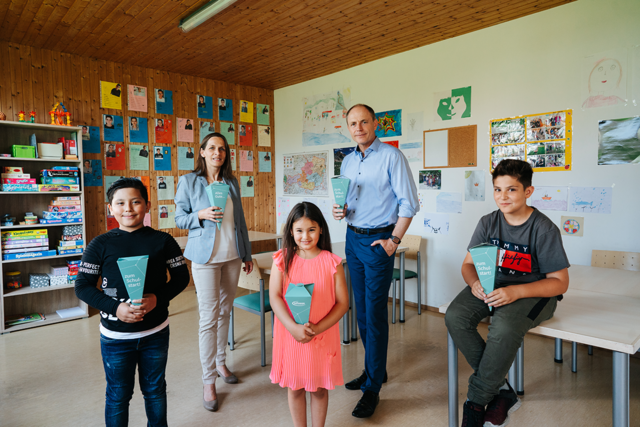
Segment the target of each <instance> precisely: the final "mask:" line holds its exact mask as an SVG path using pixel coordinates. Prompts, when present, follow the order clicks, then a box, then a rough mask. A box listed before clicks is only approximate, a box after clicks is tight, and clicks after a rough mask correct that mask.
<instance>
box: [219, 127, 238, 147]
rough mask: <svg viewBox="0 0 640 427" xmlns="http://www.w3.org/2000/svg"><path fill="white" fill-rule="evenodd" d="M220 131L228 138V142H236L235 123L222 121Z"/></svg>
mask: <svg viewBox="0 0 640 427" xmlns="http://www.w3.org/2000/svg"><path fill="white" fill-rule="evenodd" d="M220 133H221V134H222V135H224V137H225V138H226V139H227V144H229V145H235V144H236V125H235V124H233V123H226V122H220Z"/></svg>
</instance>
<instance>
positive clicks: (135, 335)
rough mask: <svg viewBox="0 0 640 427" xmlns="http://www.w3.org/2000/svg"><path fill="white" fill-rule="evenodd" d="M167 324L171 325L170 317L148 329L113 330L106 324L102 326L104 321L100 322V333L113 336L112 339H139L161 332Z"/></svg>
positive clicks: (108, 336) (109, 336)
mask: <svg viewBox="0 0 640 427" xmlns="http://www.w3.org/2000/svg"><path fill="white" fill-rule="evenodd" d="M167 326H169V318H167V320H165V321H164V322H162V323H161V324H159V325H158V326H156V327H155V328H153V329H148V330H146V331H140V332H116V331H112V330H110V329H107V328H105V327H104V326H102V323H100V333H101V334H102V335H104V336H105V337H107V338H111V339H112V340H138V339H140V338H144V337H148V336H149V335H153V334H155V333H156V332H160V331H161V330H163V329H164V328H166V327H167Z"/></svg>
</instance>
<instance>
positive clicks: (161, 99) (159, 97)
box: [155, 89, 173, 116]
mask: <svg viewBox="0 0 640 427" xmlns="http://www.w3.org/2000/svg"><path fill="white" fill-rule="evenodd" d="M155 100H156V113H158V114H168V115H170V116H171V115H173V91H170V90H164V89H155Z"/></svg>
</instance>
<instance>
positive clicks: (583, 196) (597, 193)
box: [569, 187, 613, 214]
mask: <svg viewBox="0 0 640 427" xmlns="http://www.w3.org/2000/svg"><path fill="white" fill-rule="evenodd" d="M612 199H613V188H612V187H571V188H570V189H569V212H581V213H582V212H585V213H599V214H610V213H611V203H612Z"/></svg>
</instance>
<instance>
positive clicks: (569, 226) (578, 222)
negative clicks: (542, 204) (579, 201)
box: [560, 215, 584, 237]
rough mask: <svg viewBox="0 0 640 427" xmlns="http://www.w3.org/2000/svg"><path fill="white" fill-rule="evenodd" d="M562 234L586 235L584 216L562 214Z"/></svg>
mask: <svg viewBox="0 0 640 427" xmlns="http://www.w3.org/2000/svg"><path fill="white" fill-rule="evenodd" d="M560 234H562V235H563V236H574V237H582V236H583V235H584V217H582V216H564V215H563V216H561V217H560Z"/></svg>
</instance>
